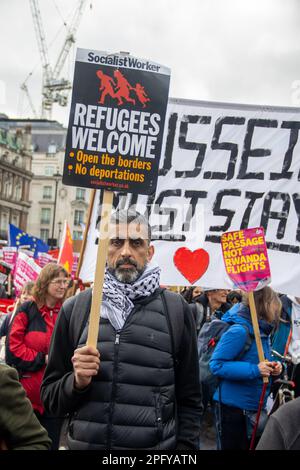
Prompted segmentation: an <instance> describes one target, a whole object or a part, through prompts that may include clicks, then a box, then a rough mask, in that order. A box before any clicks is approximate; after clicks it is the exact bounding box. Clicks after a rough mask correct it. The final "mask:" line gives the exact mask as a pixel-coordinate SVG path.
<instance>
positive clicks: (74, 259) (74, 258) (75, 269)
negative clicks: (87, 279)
mask: <svg viewBox="0 0 300 470" xmlns="http://www.w3.org/2000/svg"><path fill="white" fill-rule="evenodd" d="M78 261H79V253H73V266H72V272H71V277H72V279H74V278H75V277H76V271H77V266H78Z"/></svg>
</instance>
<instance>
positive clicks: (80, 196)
mask: <svg viewBox="0 0 300 470" xmlns="http://www.w3.org/2000/svg"><path fill="white" fill-rule="evenodd" d="M84 200H85V189H82V188H76V201H84Z"/></svg>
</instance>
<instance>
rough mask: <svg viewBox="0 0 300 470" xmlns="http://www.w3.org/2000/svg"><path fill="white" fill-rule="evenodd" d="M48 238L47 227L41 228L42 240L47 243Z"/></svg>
mask: <svg viewBox="0 0 300 470" xmlns="http://www.w3.org/2000/svg"><path fill="white" fill-rule="evenodd" d="M48 238H49V229H48V228H41V239H42V240H43V242H45V243H47V242H48Z"/></svg>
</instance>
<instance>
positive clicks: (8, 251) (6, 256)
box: [3, 246, 18, 269]
mask: <svg viewBox="0 0 300 470" xmlns="http://www.w3.org/2000/svg"><path fill="white" fill-rule="evenodd" d="M17 256H18V250H17V247H15V246H5V247H4V248H3V261H5V263H7V264H9V265H10V266H11V268H12V269H14V267H15V265H16V261H17Z"/></svg>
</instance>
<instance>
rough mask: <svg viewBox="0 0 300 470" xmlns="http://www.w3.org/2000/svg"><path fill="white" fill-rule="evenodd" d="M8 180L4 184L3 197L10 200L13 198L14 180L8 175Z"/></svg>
mask: <svg viewBox="0 0 300 470" xmlns="http://www.w3.org/2000/svg"><path fill="white" fill-rule="evenodd" d="M8 178H9V179H8V180H6V181H5V183H4V191H3V196H4V197H5V198H6V199H8V198H10V197H11V196H12V180H11V176H10V175H8Z"/></svg>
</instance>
